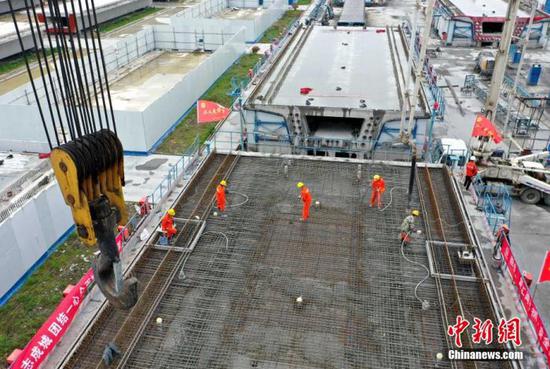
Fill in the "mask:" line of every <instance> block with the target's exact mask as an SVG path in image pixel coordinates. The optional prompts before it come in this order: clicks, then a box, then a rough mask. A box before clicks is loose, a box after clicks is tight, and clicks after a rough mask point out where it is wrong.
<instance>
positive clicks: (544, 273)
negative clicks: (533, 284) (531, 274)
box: [539, 251, 550, 283]
mask: <svg viewBox="0 0 550 369" xmlns="http://www.w3.org/2000/svg"><path fill="white" fill-rule="evenodd" d="M548 281H550V251H546V257H545V259H544V264H543V265H542V269H541V271H540V276H539V283H542V282H548Z"/></svg>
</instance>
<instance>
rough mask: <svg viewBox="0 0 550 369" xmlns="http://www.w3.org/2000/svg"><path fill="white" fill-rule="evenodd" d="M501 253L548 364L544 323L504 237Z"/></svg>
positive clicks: (549, 347) (548, 343)
mask: <svg viewBox="0 0 550 369" xmlns="http://www.w3.org/2000/svg"><path fill="white" fill-rule="evenodd" d="M501 253H502V257H503V258H504V262H505V263H506V265H507V266H508V270H509V272H510V276H511V277H512V281H513V282H514V284H515V285H516V288H517V290H518V293H519V296H520V299H521V303H522V304H523V308H524V309H525V312H526V313H527V316H528V317H529V320H530V321H531V323H532V324H533V328H534V329H535V333H536V335H537V340H538V342H539V345H540V347H541V349H542V352H543V353H544V354H545V355H546V360H547V361H548V362H549V363H550V340H549V339H548V332H547V331H546V328H545V327H544V322H543V321H542V318H541V316H540V315H539V312H538V310H537V307H536V305H535V303H534V301H533V297H532V296H531V293H530V292H529V287H528V286H527V283H526V282H525V279H524V278H523V276H522V275H521V271H520V270H519V267H518V264H517V262H516V258H515V257H514V254H512V249H511V247H510V243H509V242H508V239H507V238H506V237H504V238H503V241H502V246H501Z"/></svg>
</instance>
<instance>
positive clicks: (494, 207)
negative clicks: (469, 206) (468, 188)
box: [472, 175, 512, 233]
mask: <svg viewBox="0 0 550 369" xmlns="http://www.w3.org/2000/svg"><path fill="white" fill-rule="evenodd" d="M472 185H473V187H474V191H475V194H476V197H477V201H476V206H477V208H478V209H479V210H482V211H483V213H484V215H485V217H486V218H487V222H488V223H489V227H490V229H491V231H492V232H493V233H495V232H496V231H497V230H498V229H499V228H500V227H501V226H502V225H504V224H506V225H507V226H508V227H510V221H511V212H512V199H511V197H510V193H509V192H508V189H507V188H506V186H504V185H502V184H496V185H495V184H485V183H484V182H483V180H482V179H481V177H480V176H479V175H478V176H476V177H475V178H474V180H473V181H472Z"/></svg>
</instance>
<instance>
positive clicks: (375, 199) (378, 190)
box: [370, 174, 386, 209]
mask: <svg viewBox="0 0 550 369" xmlns="http://www.w3.org/2000/svg"><path fill="white" fill-rule="evenodd" d="M371 188H372V193H371V196H370V207H371V208H372V207H373V206H374V204H375V203H376V204H378V209H380V208H381V207H382V194H383V193H384V192H385V191H386V183H385V182H384V178H382V177H380V176H379V175H378V174H375V175H374V177H372V183H371Z"/></svg>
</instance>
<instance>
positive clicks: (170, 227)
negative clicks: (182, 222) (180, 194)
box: [160, 209, 178, 242]
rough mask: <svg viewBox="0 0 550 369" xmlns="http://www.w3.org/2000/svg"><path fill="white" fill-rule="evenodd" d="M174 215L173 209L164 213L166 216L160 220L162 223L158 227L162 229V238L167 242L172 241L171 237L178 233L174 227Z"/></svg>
mask: <svg viewBox="0 0 550 369" xmlns="http://www.w3.org/2000/svg"><path fill="white" fill-rule="evenodd" d="M174 215H176V211H175V210H174V209H169V210H168V211H167V212H166V215H165V216H164V217H163V218H162V222H161V223H160V227H161V229H162V232H163V233H164V236H166V238H167V239H168V242H170V241H171V240H172V237H174V235H175V234H176V233H177V232H178V230H177V229H176V227H174Z"/></svg>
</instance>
